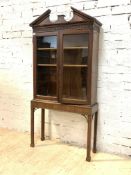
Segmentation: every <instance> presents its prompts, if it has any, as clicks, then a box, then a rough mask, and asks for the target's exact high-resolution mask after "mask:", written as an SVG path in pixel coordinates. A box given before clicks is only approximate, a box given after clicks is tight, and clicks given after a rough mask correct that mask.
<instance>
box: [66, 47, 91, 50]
mask: <svg viewBox="0 0 131 175" xmlns="http://www.w3.org/2000/svg"><path fill="white" fill-rule="evenodd" d="M70 49H71V50H72V49H88V47H64V50H70Z"/></svg>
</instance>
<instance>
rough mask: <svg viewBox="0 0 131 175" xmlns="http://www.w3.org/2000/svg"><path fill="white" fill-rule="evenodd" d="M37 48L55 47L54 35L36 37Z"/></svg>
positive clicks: (55, 39)
mask: <svg viewBox="0 0 131 175" xmlns="http://www.w3.org/2000/svg"><path fill="white" fill-rule="evenodd" d="M37 47H38V48H57V37H56V36H40V37H37Z"/></svg>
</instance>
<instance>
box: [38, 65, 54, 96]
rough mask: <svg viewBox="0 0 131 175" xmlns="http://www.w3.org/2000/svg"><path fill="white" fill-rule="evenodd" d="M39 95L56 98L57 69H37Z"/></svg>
mask: <svg viewBox="0 0 131 175" xmlns="http://www.w3.org/2000/svg"><path fill="white" fill-rule="evenodd" d="M37 94H38V95H44V96H56V68H55V67H39V66H38V67H37Z"/></svg>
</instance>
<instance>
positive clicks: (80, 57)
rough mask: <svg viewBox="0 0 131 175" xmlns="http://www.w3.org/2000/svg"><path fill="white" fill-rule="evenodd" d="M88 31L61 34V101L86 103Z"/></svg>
mask: <svg viewBox="0 0 131 175" xmlns="http://www.w3.org/2000/svg"><path fill="white" fill-rule="evenodd" d="M88 37H89V36H88V33H75V34H70V33H69V34H68V33H64V34H63V36H62V41H63V46H62V50H63V52H62V63H61V64H62V79H61V83H62V91H61V101H62V102H63V103H70V104H86V103H87V93H88V89H87V88H88V84H87V82H88V81H87V79H88Z"/></svg>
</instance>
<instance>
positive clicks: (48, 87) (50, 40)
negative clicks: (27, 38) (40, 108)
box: [35, 34, 58, 99]
mask: <svg viewBox="0 0 131 175" xmlns="http://www.w3.org/2000/svg"><path fill="white" fill-rule="evenodd" d="M35 62H36V64H35V65H36V67H35V70H36V71H35V72H36V73H35V77H36V81H35V92H36V96H37V97H38V98H45V99H56V98H57V77H58V76H57V69H58V68H57V35H56V34H47V35H45V34H44V35H38V36H36V53H35Z"/></svg>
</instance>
